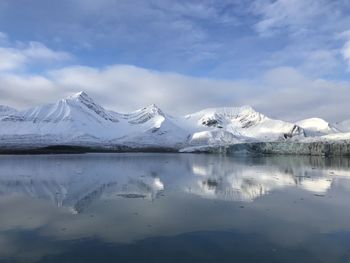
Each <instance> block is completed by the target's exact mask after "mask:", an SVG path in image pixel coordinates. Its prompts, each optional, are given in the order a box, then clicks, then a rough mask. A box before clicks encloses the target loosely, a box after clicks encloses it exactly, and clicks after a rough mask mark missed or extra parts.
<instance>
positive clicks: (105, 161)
mask: <svg viewBox="0 0 350 263" xmlns="http://www.w3.org/2000/svg"><path fill="white" fill-rule="evenodd" d="M349 179H350V159H342V158H337V159H326V158H320V157H255V158H253V157H249V158H248V157H247V158H237V157H235V158H234V157H230V156H221V155H195V154H155V153H154V154H137V153H132V154H86V155H42V156H0V261H1V259H4V260H5V259H6V260H9V261H10V259H11V260H14V261H16V260H18V261H38V260H43V258H45V256H50V257H51V258H50V260H54V259H55V256H57V255H60V254H61V253H64V252H66V251H69V250H70V248H71V245H69V244H67V243H66V242H68V241H71V240H85V239H91V238H96V239H97V240H99V242H107V244H109V245H110V244H111V243H112V244H129V243H130V242H138V241H139V240H148V239H149V238H154V237H169V238H170V237H178V236H179V235H183V234H186V233H196V232H201V233H202V231H214V232H213V233H216V232H215V231H224V233H226V234H227V233H231V232H227V231H228V230H230V231H232V230H234V231H238V232H239V233H244V235H246V234H247V235H248V233H250V234H251V232H254V233H258V234H259V237H260V236H261V238H262V241H263V243H264V244H267V243H266V241H267V240H268V241H269V242H271V244H272V245H271V246H274V247H278V246H281V244H282V246H283V247H289V246H292V247H295V246H297V245H298V244H301V243H303V242H305V240H306V238H310V237H313V236H314V235H315V234H320V233H328V234H329V233H337V232H339V231H344V229H345V232H346V231H348V230H350V216H349V214H350V212H348V211H350V209H349V208H350V205H349V202H348V198H349V197H350V192H349V191H350V181H349ZM243 208H244V209H243ZM325 211H332V212H333V213H329V214H328V213H324V212H325ZM335 214H336V215H337V216H334V215H335ZM24 233H26V235H29V233H30V235H33V237H31V238H32V239H34V240H37V242H38V245H37V246H35V245H31V246H29V247H27V242H28V240H27V239H28V237H23V236H22V235H23V234H24ZM210 233H211V232H210ZM245 237H247V236H245ZM26 238H27V239H26ZM54 240H55V242H58V241H57V240H59V242H60V243H59V244H57V243H55V242H54ZM252 240H256V237H254V238H253V239H252ZM349 240H350V238H349ZM318 241H319V239H317V242H318ZM41 242H43V243H44V244H45V245H43V244H42V243H41ZM144 242H145V241H144ZM317 242H316V243H317ZM323 242H325V241H323ZM78 243H79V242H78ZM79 244H80V243H79ZM324 245H325V244H323V243H322V244H321V245H320V246H321V247H322V246H324ZM331 245H332V246H335V245H334V244H333V243H332V244H331ZM269 249H270V248H269ZM271 249H275V248H271ZM337 249H338V250H339V248H338V247H337ZM349 249H350V248H349ZM18 251H21V253H18ZM271 251H272V250H271ZM341 251H342V250H341ZM344 251H345V252H344V253H345V254H341V256H342V257H343V258H344V255H347V254H346V253H347V252H346V249H345V250H344ZM310 253H311V252H310ZM313 253H316V252H315V251H313ZM256 254H257V255H259V253H258V252H256ZM316 254H317V253H316ZM330 254H332V253H330ZM118 255H119V254H118ZM332 255H333V254H332ZM119 256H120V255H119ZM313 256H316V255H313ZM327 256H328V255H326V256H325V255H323V257H324V258H325V259H327ZM329 256H330V255H329ZM333 256H334V255H333ZM339 256H340V255H339ZM111 257H112V258H113V256H111ZM270 257H271V256H270ZM115 259H118V257H115ZM295 259H298V258H295ZM181 260H184V259H181ZM201 260H202V259H201ZM223 261H225V260H223ZM58 262H59V261H58ZM72 262H74V261H72ZM212 262H214V261H212ZM228 262H229V261H228ZM241 262H249V261H241ZM300 262H302V261H300ZM306 262H308V261H306ZM326 262H332V261H326ZM334 262H338V261H334Z"/></svg>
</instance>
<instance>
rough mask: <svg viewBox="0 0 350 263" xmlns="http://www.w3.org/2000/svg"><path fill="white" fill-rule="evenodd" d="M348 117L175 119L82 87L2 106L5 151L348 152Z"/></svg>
mask: <svg viewBox="0 0 350 263" xmlns="http://www.w3.org/2000/svg"><path fill="white" fill-rule="evenodd" d="M349 123H350V121H344V122H340V123H335V124H331V123H328V122H327V121H325V120H323V119H320V118H310V119H305V120H301V121H298V122H295V123H293V122H287V121H283V120H277V119H273V118H270V117H268V116H265V115H264V114H262V113H260V112H257V111H256V110H254V109H253V108H252V107H250V106H242V107H224V108H208V109H204V110H201V111H198V112H195V113H191V114H187V115H185V116H171V115H169V114H167V113H165V112H164V111H162V110H161V109H160V108H159V107H157V106H156V105H154V104H151V105H148V106H146V107H144V108H141V109H139V110H136V111H134V112H131V113H119V112H115V111H111V110H108V109H105V108H104V107H103V106H101V105H99V104H98V103H96V102H95V101H94V100H93V99H92V98H91V97H89V96H88V95H87V94H86V93H85V92H79V93H76V94H73V95H71V96H69V97H67V98H64V99H61V100H59V101H57V102H55V103H50V104H46V105H41V106H37V107H34V108H30V109H27V110H22V111H17V110H16V109H13V108H11V107H7V106H0V152H1V153H12V152H13V153H18V152H38V153H41V152H46V151H47V152H50V151H52V152H55V151H56V152H57V151H59V150H62V151H66V150H67V149H71V150H72V151H75V150H77V151H97V152H99V151H101V152H103V151H116V152H118V151H170V152H221V153H230V154H235V153H239V154H242V153H245V154H246V153H249V154H252V153H256V154H306V155H350V146H349V145H350V143H349V142H350V125H349Z"/></svg>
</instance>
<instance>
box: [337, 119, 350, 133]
mask: <svg viewBox="0 0 350 263" xmlns="http://www.w3.org/2000/svg"><path fill="white" fill-rule="evenodd" d="M335 127H337V129H339V130H340V131H342V132H350V119H349V120H345V121H342V122H337V123H336V124H335Z"/></svg>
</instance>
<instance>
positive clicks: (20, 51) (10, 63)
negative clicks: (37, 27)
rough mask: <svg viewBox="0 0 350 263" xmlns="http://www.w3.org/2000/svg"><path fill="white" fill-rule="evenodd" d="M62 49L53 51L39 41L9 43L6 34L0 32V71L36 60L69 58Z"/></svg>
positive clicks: (13, 68)
mask: <svg viewBox="0 0 350 263" xmlns="http://www.w3.org/2000/svg"><path fill="white" fill-rule="evenodd" d="M71 58H72V56H71V55H70V54H69V53H67V52H63V51H54V50H52V49H49V48H48V47H46V46H45V45H44V44H42V43H39V42H29V43H21V42H16V43H15V44H14V43H11V42H10V40H9V39H8V37H7V35H6V34H4V33H1V32H0V71H4V70H6V71H8V70H16V69H22V68H24V67H25V66H27V65H30V64H35V63H38V62H45V63H50V62H57V61H65V60H69V59H71Z"/></svg>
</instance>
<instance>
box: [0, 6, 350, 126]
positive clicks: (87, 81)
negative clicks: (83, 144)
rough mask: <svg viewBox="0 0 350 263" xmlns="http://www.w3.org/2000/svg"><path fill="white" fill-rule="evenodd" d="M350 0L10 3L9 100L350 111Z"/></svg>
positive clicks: (3, 15)
mask: <svg viewBox="0 0 350 263" xmlns="http://www.w3.org/2000/svg"><path fill="white" fill-rule="evenodd" d="M349 11H350V1H347V0H337V1H326V0H273V1H272V0H252V1H241V0H237V1H234V0H231V1H228V0H221V1H213V0H201V1H194V0H192V1H191V0H187V1H182V0H181V1H174V0H173V1H170V0H149V1H146V0H142V1H141V0H133V1H130V0H129V1H126V0H74V1H73V0H61V1H47V0H33V1H30V4H29V1H27V0H0V32H1V33H0V103H1V104H7V105H10V106H15V107H17V108H26V107H30V106H33V105H37V104H40V103H43V102H48V101H55V100H56V99H59V98H61V97H64V96H66V95H68V94H69V93H72V92H76V91H79V90H85V91H87V92H88V93H89V94H90V95H91V96H92V97H94V98H96V100H97V101H98V102H100V103H101V104H103V105H105V106H107V107H109V108H112V109H115V110H119V111H129V110H133V109H136V108H138V107H142V106H144V105H145V104H150V103H156V104H158V105H159V106H160V107H161V108H163V109H164V110H165V111H168V112H170V113H173V114H182V113H185V112H190V111H195V110H198V109H201V108H203V107H214V106H239V105H244V104H250V105H252V106H253V107H255V108H256V109H258V110H260V111H262V112H264V113H266V114H267V115H271V116H273V117H277V118H284V119H287V120H297V119H301V118H306V117H314V116H320V117H323V118H326V119H328V120H330V121H339V120H342V119H348V118H350V114H348V111H349V106H348V101H349V100H350V95H349V93H350V92H349V91H350V83H349V77H348V76H349V69H350V16H348V14H349Z"/></svg>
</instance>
